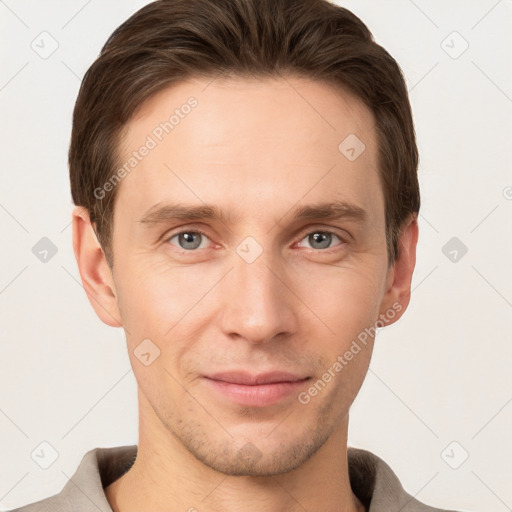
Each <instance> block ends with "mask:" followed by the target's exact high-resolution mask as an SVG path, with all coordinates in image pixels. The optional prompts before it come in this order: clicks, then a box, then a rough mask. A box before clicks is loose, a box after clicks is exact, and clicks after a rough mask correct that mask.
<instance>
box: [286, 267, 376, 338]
mask: <svg viewBox="0 0 512 512" xmlns="http://www.w3.org/2000/svg"><path fill="white" fill-rule="evenodd" d="M306 270H307V271H306ZM295 275H296V278H295V279H294V283H293V289H294V291H295V292H296V294H297V295H298V296H299V297H301V298H303V300H304V303H305V304H306V305H307V306H308V307H309V309H310V310H311V313H312V314H314V315H316V316H317V317H318V318H319V320H322V321H323V323H324V327H325V333H326V334H327V333H330V334H331V335H333V336H334V337H335V338H336V339H337V340H339V343H342V344H343V343H346V342H347V340H349V339H351V338H352V337H354V336H357V334H359V332H360V331H361V330H364V328H365V327H367V326H369V325H371V324H373V322H374V321H375V320H376V318H377V317H378V311H379V305H380V302H381V299H382V290H383V287H384V281H385V275H384V273H383V272H382V271H381V269H379V267H378V266H377V264H376V263H374V262H370V261H369V262H367V263H366V264H361V263H360V262H359V263H358V264H357V265H351V264H349V263H338V264H336V265H309V266H308V268H307V269H306V268H304V269H297V271H296V272H295ZM299 276H302V277H299ZM331 331H333V332H331Z"/></svg>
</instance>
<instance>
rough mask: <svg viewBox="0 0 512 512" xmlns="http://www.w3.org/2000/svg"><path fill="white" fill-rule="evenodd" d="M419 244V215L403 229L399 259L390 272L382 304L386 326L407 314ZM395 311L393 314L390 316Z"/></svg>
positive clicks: (414, 215)
mask: <svg viewBox="0 0 512 512" xmlns="http://www.w3.org/2000/svg"><path fill="white" fill-rule="evenodd" d="M417 243H418V222H417V215H416V214H413V215H411V216H410V217H409V219H408V221H407V222H405V223H404V226H403V228H402V231H401V234H400V239H399V243H398V246H399V249H398V255H397V258H396V260H395V262H394V264H393V265H392V267H391V268H390V269H389V271H388V278H387V281H386V293H385V295H384V297H383V299H382V302H381V309H380V315H381V316H380V317H381V318H383V319H384V322H385V325H391V324H392V323H394V322H396V321H397V320H398V319H399V318H400V317H401V316H402V315H403V314H404V312H405V310H406V309H407V306H408V305H409V301H410V298H411V281H412V275H413V272H414V267H415V265H416V246H417ZM391 310H393V314H388V313H390V312H391Z"/></svg>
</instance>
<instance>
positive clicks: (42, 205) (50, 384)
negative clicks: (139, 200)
mask: <svg viewBox="0 0 512 512" xmlns="http://www.w3.org/2000/svg"><path fill="white" fill-rule="evenodd" d="M145 3H147V2H145V1H135V0H130V1H122V2H121V1H117V2H114V1H113V0H109V1H106V0H103V1H101V2H100V1H99V0H89V1H86V0H66V1H50V0H46V1H44V2H41V1H36V0H31V1H28V0H6V1H3V2H0V52H1V66H0V109H1V115H0V130H1V132H0V144H1V149H2V151H1V153H0V158H1V160H0V162H1V163H0V175H1V178H0V229H1V233H2V245H1V248H2V251H1V265H0V315H1V316H0V322H1V323H0V325H1V342H2V343H1V345H0V347H1V348H0V386H1V387H0V389H1V391H0V433H1V436H0V454H1V456H0V508H1V509H2V510H5V509H12V508H15V507H16V506H21V505H23V504H26V503H29V502H32V501H35V500H39V499H42V498H44V497H47V496H49V495H52V494H55V493H57V492H59V491H60V490H61V489H62V487H63V486H64V484H65V483H66V482H67V480H68V478H69V477H70V476H71V475H72V474H73V472H74V471H75V469H76V467H77V465H78V463H79V462H80V460H81V458H82V456H83V455H84V454H85V452H86V451H88V450H90V449H92V448H95V447H98V446H117V445H125V444H136V443H137V402H136V384H135V379H134V377H133V373H132V372H131V368H130V364H129V360H128V356H127V354H126V349H125V345H124V337H123V333H122V331H121V330H120V329H113V328H110V327H107V326H105V325H103V324H102V323H101V322H100V320H98V319H97V317H96V316H95V314H94V312H93V310H92V308H91V307H90V305H89V303H88V301H87V299H86V295H85V293H84V291H83V289H82V287H81V284H80V279H79V274H78V271H77V267H76V264H75V261H74V257H73V252H72V246H71V229H70V226H69V221H70V212H71V209H72V203H71V197H70V192H69V182H68V171H67V161H66V158H67V148H68V143H69V135H70V126H71V113H72V108H73V105H74V101H75V99H76V95H77V92H78V88H79V85H80V79H81V77H82V75H83V73H84V72H85V71H86V69H87V68H88V67H89V65H90V64H91V63H92V61H93V60H94V59H95V57H96V56H97V54H98V52H99V50H100V48H101V46H102V45H103V43H104V42H105V40H106V38H107V37H108V35H109V34H110V33H111V32H112V31H113V30H114V29H115V28H116V27H117V26H118V25H119V24H120V23H121V22H122V21H123V20H125V19H126V18H127V17H128V16H129V15H130V14H131V13H132V12H134V11H135V10H136V9H138V8H139V7H141V6H142V5H144V4H145ZM341 3H342V5H344V6H346V7H348V8H349V9H352V10H353V11H354V12H355V13H356V14H357V15H359V16H360V17H361V18H362V20H363V21H364V22H365V23H366V24H367V25H368V26H369V28H370V30H372V32H373V33H374V35H375V37H376V40H377V42H379V43H380V44H382V45H383V46H384V47H385V48H386V49H388V51H390V53H391V54H392V55H393V56H394V57H395V58H396V59H397V61H398V62H399V64H400V65H401V67H402V68H403V70H404V73H405V75H406V78H407V82H408V86H409V90H410V95H411V102H412V106H413V111H414V116H415V124H416V130H417V135H418V144H419V149H420V155H421V163H420V182H421V190H422V209H421V217H420V241H419V247H418V254H419V257H418V263H417V268H416V271H415V277H414V282H413V288H414V291H413V295H412V300H411V305H410V308H409V310H408V311H407V313H406V314H405V316H404V317H403V319H402V320H401V321H400V322H398V323H397V324H395V325H392V326H391V327H389V328H386V329H384V330H383V331H381V332H380V333H379V335H378V339H377V343H376V348H375V352H374V356H373V359H372V364H371V369H370V372H369V374H368V377H367V379H366V381H365V383H364V385H363V388H362V390H361V393H360V395H359V397H358V398H357V400H356V402H355V404H354V406H353V408H352V413H351V425H350V436H349V445H352V446H357V447H362V448H366V449H369V450H371V451H373V452H374V453H376V454H377V455H379V456H380V457H382V458H383V459H384V460H385V461H386V462H387V463H388V464H389V465H390V466H391V467H392V468H393V470H394V471H395V472H396V473H397V475H398V476H399V478H400V479H401V481H402V484H403V486H404V487H405V489H406V490H407V491H408V492H409V493H411V494H413V495H415V496H417V498H418V499H419V500H421V501H424V502H425V503H428V504H430V505H433V506H439V507H442V508H447V509H448V508H453V509H455V510H469V511H477V510H482V511H484V510H485V511H496V512H505V511H507V510H512V486H511V485H510V483H511V481H512V428H511V427H512V385H511V384H512V376H511V374H512V372H511V371H510V368H511V366H512V343H511V341H512V340H511V336H510V332H511V330H512V329H511V328H512V315H511V312H512V280H511V274H512V271H511V264H510V262H511V261H512V259H511V256H512V237H511V236H510V235H511V234H512V229H511V228H512V173H511V172H510V169H511V163H512V155H511V152H512V150H511V135H512V126H511V125H512V115H511V114H512V67H511V51H510V49H511V48H512V36H511V34H512V31H511V26H512V25H511V24H512V2H511V1H510V0H501V1H496V0H480V1H468V0H460V1H455V0H445V1H426V0H415V2H413V1H410V0H396V1H395V0H393V1H389V0H388V1H386V2H382V1H377V0H371V1H370V0H365V1H361V0H358V1H356V0H353V1H349V2H341ZM43 31H47V32H48V33H49V34H51V37H52V38H54V39H55V40H56V41H57V42H58V45H59V46H58V48H57V49H56V51H55V52H54V53H53V54H52V55H51V56H49V57H48V58H47V59H43V58H41V57H40V56H39V55H38V54H37V53H36V52H35V51H34V50H33V49H32V48H31V44H32V42H33V41H35V43H37V42H38V41H39V44H41V43H40V41H41V39H38V37H39V38H40V37H48V36H40V33H41V32H43ZM454 31H456V32H458V34H459V35H457V34H453V32H454ZM443 41H444V42H443ZM466 42H467V44H469V47H468V48H467V50H466V51H464V53H462V54H461V55H459V53H460V52H461V50H463V49H464V47H465V45H466ZM49 43H51V41H50V40H49V39H48V40H47V43H46V48H49V46H48V44H49ZM454 57H457V58H454ZM42 237H48V238H49V239H50V240H51V241H52V242H53V243H54V244H55V246H56V247H57V249H58V252H57V254H56V255H55V256H54V257H53V258H51V259H50V260H49V261H48V262H47V263H43V262H41V261H39V259H37V258H36V257H35V256H34V254H33V253H32V247H33V246H34V245H35V244H36V243H37V242H38V241H39V240H40V239H41V238H42ZM452 237H457V238H458V239H459V240H460V242H461V243H463V244H464V245H465V246H466V247H467V249H468V252H467V254H465V255H464V256H463V257H460V254H461V253H460V251H459V253H458V254H459V255H458V258H459V259H458V261H456V262H452V261H450V259H449V258H448V257H447V256H445V254H444V253H443V252H442V248H443V247H444V245H445V244H446V243H447V242H448V241H449V240H450V239H451V238H452ZM43 441H47V442H49V443H50V444H51V445H52V446H53V447H54V448H55V449H56V450H57V452H58V455H59V457H58V459H57V460H56V462H55V463H54V464H53V465H51V466H50V467H49V468H48V469H46V470H44V469H41V468H40V467H39V466H38V465H37V464H36V463H35V462H34V460H32V458H31V452H32V451H33V450H34V449H35V448H36V447H38V446H39V444H40V443H41V442H43ZM452 441H456V442H457V443H459V444H458V445H456V446H455V448H454V450H453V451H452V450H451V449H452V448H453V445H452V447H450V448H449V449H448V450H447V451H444V450H445V448H446V447H447V446H448V445H449V444H450V443H452ZM459 445H460V446H459ZM463 450H465V451H467V452H468V454H469V457H468V459H467V460H466V461H465V462H464V463H463V464H462V465H461V466H460V467H459V468H458V469H452V468H451V467H450V466H449V465H448V464H447V462H446V461H447V460H449V461H450V463H451V464H452V465H455V464H456V463H457V461H459V460H461V459H460V457H461V456H462V454H463V453H464V452H463ZM443 453H444V457H443V455H442V454H443Z"/></svg>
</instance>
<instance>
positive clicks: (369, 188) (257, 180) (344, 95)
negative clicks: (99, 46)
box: [116, 77, 383, 217]
mask: <svg viewBox="0 0 512 512" xmlns="http://www.w3.org/2000/svg"><path fill="white" fill-rule="evenodd" d="M144 146H146V147H147V148H150V149H148V150H143V151H141V150H142V149H143V147H144ZM141 153H144V156H142V157H141V156H140V154H141ZM135 154H137V156H134V155H135ZM120 155H121V158H120V161H119V162H118V164H119V166H120V167H121V166H123V165H125V168H126V169H128V170H129V172H128V173H125V174H126V175H127V176H126V178H123V180H122V183H121V184H120V185H119V186H120V188H121V190H119V191H118V200H117V201H118V202H120V203H121V205H122V204H125V205H127V204H129V205H130V214H133V215H140V214H142V213H144V212H145V211H147V209H148V208H150V207H152V206H154V205H155V204H157V203H160V202H163V201H166V200H167V201H170V202H176V201H180V202H185V203H196V204H201V203H209V204H210V203H211V204H215V203H223V204H225V205H228V207H229V208H230V209H237V210H239V212H238V213H240V214H241V215H243V213H244V209H245V210H246V214H247V215H253V217H254V216H260V215H263V214H264V213H265V212H269V213H270V210H269V209H270V208H272V209H273V213H274V214H275V215H279V211H278V210H279V207H281V208H282V209H285V208H289V207H290V206H291V205H292V204H297V203H298V202H300V201H301V200H304V202H318V201H319V200H323V199H326V197H325V196H326V195H328V196H329V199H332V200H336V199H340V200H346V201H350V202H352V203H359V204H360V206H361V207H363V208H364V207H367V208H369V209H372V208H373V209H374V210H375V209H379V207H380V206H382V204H383V202H382V197H381V191H380V186H379V179H378V173H377V147H376V135H375V128H374V118H373V115H372V113H371V111H370V110H369V109H368V108H367V107H366V106H365V105H364V104H363V103H362V102H361V101H360V100H359V99H358V98H357V97H355V96H354V95H352V94H350V93H349V92H347V91H344V90H341V89H339V88H335V87H334V86H332V85H329V84H326V83H323V82H319V81H314V80H310V79H304V78H298V77H280V78H265V79H246V78H230V79H227V78H223V79H219V78H217V79H209V80H208V79H191V80H187V81H184V82H181V83H178V84H176V85H173V86H171V87H169V88H167V89H165V90H163V91H161V92H159V93H158V94H156V95H155V96H153V97H152V98H151V99H150V100H148V101H147V102H145V103H144V104H143V105H142V106H141V108H139V110H138V111H137V112H136V113H135V114H134V116H133V117H132V119H131V120H130V122H129V123H128V125H127V127H126V129H125V132H124V135H123V139H122V141H121V144H120ZM130 159H131V160H132V163H134V164H135V165H134V166H133V167H131V166H126V163H127V162H129V160H130ZM134 159H136V161H135V160H134ZM249 205H251V207H252V210H251V211H249ZM116 209H117V207H116Z"/></svg>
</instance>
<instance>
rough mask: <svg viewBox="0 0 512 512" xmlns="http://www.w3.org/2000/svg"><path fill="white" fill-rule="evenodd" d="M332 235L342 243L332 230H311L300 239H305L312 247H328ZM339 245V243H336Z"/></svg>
mask: <svg viewBox="0 0 512 512" xmlns="http://www.w3.org/2000/svg"><path fill="white" fill-rule="evenodd" d="M333 237H335V238H337V239H338V240H339V241H340V242H342V243H343V240H342V239H341V238H340V237H339V236H338V235H337V234H336V233H333V232H332V231H312V232H311V233H309V234H308V235H307V236H305V237H304V238H302V239H301V241H302V240H307V241H308V243H309V244H310V247H311V248H312V249H319V250H324V249H330V248H331V247H330V245H331V242H332V241H333ZM338 245H339V244H338Z"/></svg>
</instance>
